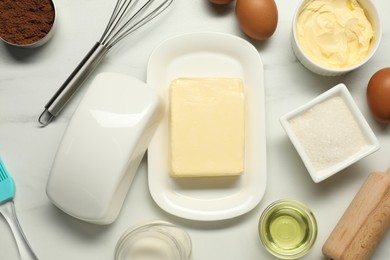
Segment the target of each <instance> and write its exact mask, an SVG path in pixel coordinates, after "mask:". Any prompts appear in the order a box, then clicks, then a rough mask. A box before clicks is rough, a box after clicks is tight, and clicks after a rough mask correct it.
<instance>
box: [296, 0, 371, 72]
mask: <svg viewBox="0 0 390 260" xmlns="http://www.w3.org/2000/svg"><path fill="white" fill-rule="evenodd" d="M296 29H297V33H298V41H299V43H300V45H301V47H302V48H303V50H304V51H305V53H306V54H307V55H308V56H309V57H310V58H312V59H313V60H315V61H316V62H318V63H320V64H321V65H323V66H326V67H333V68H345V67H350V66H353V65H355V64H357V63H359V62H360V61H362V60H363V59H364V58H365V57H366V56H367V54H368V53H369V51H370V47H371V43H372V41H373V38H374V31H373V28H372V25H371V23H370V21H369V20H368V18H367V17H366V15H365V12H364V9H363V8H362V7H361V5H360V4H359V2H358V1H357V0H311V1H309V2H307V3H306V4H305V6H304V7H303V8H302V10H301V12H300V13H299V16H298V20H297V28H296Z"/></svg>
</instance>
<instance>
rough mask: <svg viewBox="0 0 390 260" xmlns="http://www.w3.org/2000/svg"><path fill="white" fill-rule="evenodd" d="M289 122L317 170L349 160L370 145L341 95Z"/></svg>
mask: <svg viewBox="0 0 390 260" xmlns="http://www.w3.org/2000/svg"><path fill="white" fill-rule="evenodd" d="M289 123H290V125H291V128H292V130H293V131H294V134H295V135H296V137H297V138H298V140H299V142H300V144H301V145H302V147H303V149H304V151H305V152H306V154H307V156H308V157H309V159H310V160H311V162H312V164H313V166H314V168H315V169H316V170H317V171H319V170H324V169H327V168H329V167H331V166H333V165H336V164H337V163H340V162H342V161H344V160H345V159H348V158H349V157H351V156H352V155H354V154H356V153H358V152H359V151H361V150H362V149H363V148H364V147H365V146H366V145H367V144H368V143H367V141H366V139H365V137H364V135H363V133H362V131H361V129H360V127H359V125H358V124H357V122H356V120H355V118H354V116H353V115H352V113H351V111H350V109H349V108H348V106H347V105H346V103H345V101H344V100H343V99H342V98H341V97H340V96H335V97H332V98H330V99H328V100H326V101H324V102H322V103H320V104H318V105H315V106H313V107H312V108H310V109H309V110H308V111H305V112H303V113H301V114H300V115H298V116H296V117H294V118H292V119H291V120H289Z"/></svg>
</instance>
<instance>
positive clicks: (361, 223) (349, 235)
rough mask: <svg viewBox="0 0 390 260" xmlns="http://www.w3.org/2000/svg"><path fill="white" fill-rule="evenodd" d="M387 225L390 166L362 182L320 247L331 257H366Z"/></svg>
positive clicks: (354, 259) (357, 259)
mask: <svg viewBox="0 0 390 260" xmlns="http://www.w3.org/2000/svg"><path fill="white" fill-rule="evenodd" d="M389 227H390V168H389V169H388V170H387V172H386V173H383V172H373V173H371V174H370V175H369V176H368V178H367V180H366V181H365V182H364V184H363V185H362V187H361V188H360V190H359V192H358V193H357V194H356V196H355V198H354V199H353V200H352V202H351V204H350V205H349V207H348V208H347V210H346V211H345V213H344V215H343V216H342V217H341V219H340V220H339V222H338V223H337V225H336V227H335V228H334V230H333V231H332V233H331V234H330V236H329V238H328V239H327V240H326V242H325V244H324V246H323V247H322V253H323V254H324V255H325V256H326V257H328V258H329V259H332V260H369V259H370V257H371V256H372V254H373V253H374V251H375V249H376V247H377V246H378V244H379V243H380V241H381V240H382V238H383V237H384V236H385V234H386V231H387V230H388V228H389Z"/></svg>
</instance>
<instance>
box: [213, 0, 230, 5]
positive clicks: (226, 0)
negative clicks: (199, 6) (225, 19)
mask: <svg viewBox="0 0 390 260" xmlns="http://www.w3.org/2000/svg"><path fill="white" fill-rule="evenodd" d="M231 1H232V0H209V2H211V3H213V4H216V5H226V4H230V2H231Z"/></svg>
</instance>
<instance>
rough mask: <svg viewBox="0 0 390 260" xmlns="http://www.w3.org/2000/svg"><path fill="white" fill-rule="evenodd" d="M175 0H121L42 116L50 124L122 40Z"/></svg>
mask: <svg viewBox="0 0 390 260" xmlns="http://www.w3.org/2000/svg"><path fill="white" fill-rule="evenodd" d="M172 2H173V0H143V1H142V0H141V1H140V0H117V3H116V5H115V8H114V11H113V12H112V15H111V18H110V20H109V22H108V24H107V27H106V29H105V30H104V32H103V34H102V37H101V38H100V40H99V41H98V42H96V44H95V45H94V46H93V47H92V49H91V50H90V51H89V52H88V54H87V55H86V56H85V57H84V59H83V60H82V61H81V62H80V64H79V65H78V66H77V67H76V69H75V70H74V71H73V72H72V73H71V74H70V76H69V77H68V78H67V79H66V81H65V82H64V83H63V84H62V86H61V87H60V88H59V89H58V90H57V92H56V93H55V94H54V95H53V97H52V98H51V99H50V100H49V102H48V103H47V104H46V105H45V110H44V111H43V112H42V114H41V115H40V116H39V118H38V122H39V124H40V125H41V126H42V127H44V126H47V125H48V124H49V123H50V122H51V121H52V120H53V119H54V118H55V117H57V116H58V114H59V113H60V112H61V111H62V109H63V108H64V107H65V105H66V104H67V103H68V102H69V100H70V99H71V98H72V96H73V95H74V94H75V92H76V91H77V90H78V89H79V88H80V86H81V85H82V83H83V82H84V81H85V79H86V78H87V77H88V76H89V75H90V74H91V72H92V71H94V69H95V68H96V67H97V65H98V64H99V63H100V62H101V61H102V59H103V57H104V56H105V55H106V54H107V52H108V51H109V50H110V49H111V48H112V47H113V46H114V45H115V44H117V43H118V42H119V41H121V40H122V39H123V38H125V37H126V36H128V35H129V34H131V33H133V32H134V31H136V30H137V29H139V28H141V27H142V26H143V25H145V24H146V23H148V22H150V21H151V20H153V19H154V18H155V17H156V16H158V15H159V14H161V13H162V12H163V11H164V10H166V9H167V8H168V7H169V6H170V5H171V4H172Z"/></svg>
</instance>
